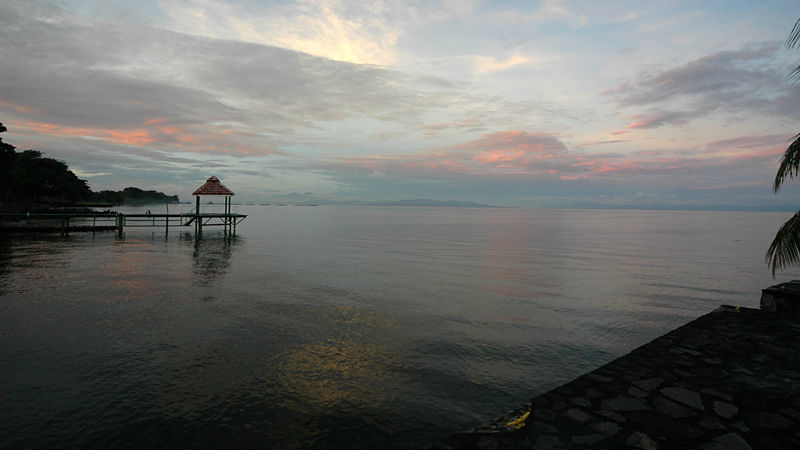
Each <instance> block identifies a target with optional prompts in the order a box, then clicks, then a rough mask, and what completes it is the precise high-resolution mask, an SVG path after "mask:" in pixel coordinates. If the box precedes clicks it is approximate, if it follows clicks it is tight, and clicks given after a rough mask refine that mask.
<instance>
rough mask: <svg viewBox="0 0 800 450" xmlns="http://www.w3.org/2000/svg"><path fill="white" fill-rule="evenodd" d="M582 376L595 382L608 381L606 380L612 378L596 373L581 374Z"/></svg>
mask: <svg viewBox="0 0 800 450" xmlns="http://www.w3.org/2000/svg"><path fill="white" fill-rule="evenodd" d="M583 378H585V379H587V380H591V381H594V382H597V383H608V382H610V381H612V380H613V378H611V377H606V376H603V375H600V374H598V373H590V374H586V375H584V376H583Z"/></svg>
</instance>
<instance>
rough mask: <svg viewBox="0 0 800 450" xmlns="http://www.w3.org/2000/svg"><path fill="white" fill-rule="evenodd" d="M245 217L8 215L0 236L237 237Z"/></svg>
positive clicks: (206, 214)
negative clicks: (215, 232) (148, 232)
mask: <svg viewBox="0 0 800 450" xmlns="http://www.w3.org/2000/svg"><path fill="white" fill-rule="evenodd" d="M246 217H247V215H246V214H236V213H234V212H232V211H231V210H230V207H227V208H226V210H225V212H224V213H214V212H201V213H200V214H198V213H197V212H194V211H192V212H189V213H179V214H125V213H120V212H96V213H10V214H9V213H7V214H0V231H2V232H51V233H53V232H57V233H61V234H63V235H66V234H69V233H70V232H78V231H84V232H85V231H91V232H96V231H116V232H118V233H119V234H120V235H122V232H123V230H124V229H125V228H128V227H132V228H163V229H164V231H165V232H166V233H169V229H170V227H171V228H183V227H190V226H194V230H195V233H197V234H202V233H203V228H205V227H222V228H223V232H224V233H225V234H229V235H232V236H233V235H236V226H237V225H238V224H239V223H241V222H242V221H243V220H244V219H245V218H246Z"/></svg>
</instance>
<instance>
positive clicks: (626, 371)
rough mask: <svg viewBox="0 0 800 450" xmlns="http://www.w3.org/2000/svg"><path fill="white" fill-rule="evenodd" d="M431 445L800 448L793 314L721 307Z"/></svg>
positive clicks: (796, 318) (798, 324) (798, 321)
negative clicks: (519, 422) (518, 424)
mask: <svg viewBox="0 0 800 450" xmlns="http://www.w3.org/2000/svg"><path fill="white" fill-rule="evenodd" d="M527 412H530V414H529V415H528V417H527V418H526V419H525V420H524V424H525V425H524V426H523V427H521V428H520V429H518V430H517V429H514V428H513V427H511V426H508V425H507V424H508V423H509V422H512V421H514V420H515V419H517V418H520V417H522V416H524V414H525V413H527ZM435 448H437V449H454V448H455V449H536V450H544V449H572V448H591V449H618V448H632V449H646V450H649V449H662V450H663V449H694V448H697V449H731V450H736V449H797V448H800V315H796V314H778V313H772V312H767V311H762V310H756V309H748V308H734V307H730V306H722V307H720V308H718V309H717V310H715V311H713V312H711V313H708V314H706V315H704V316H702V317H700V318H698V319H696V320H694V321H692V322H690V323H688V324H686V325H684V326H682V327H680V328H678V329H676V330H674V331H672V332H670V333H667V334H666V335H664V336H661V337H659V338H657V339H655V340H654V341H652V342H650V343H648V344H645V345H643V346H641V347H639V348H637V349H635V350H633V351H632V352H630V353H629V354H627V355H625V356H622V357H621V358H618V359H616V360H614V361H612V362H610V363H608V364H606V365H605V366H603V367H600V368H599V369H597V370H594V371H593V372H590V373H588V374H586V375H583V376H581V377H579V378H577V379H575V380H573V381H571V382H569V383H567V384H565V385H563V386H561V387H558V388H556V389H553V390H552V391H550V392H547V393H545V394H542V395H540V396H538V397H536V398H534V399H532V400H531V401H530V402H529V403H528V404H526V405H523V406H522V407H521V408H518V409H516V410H514V411H510V412H509V413H507V414H505V415H503V416H502V417H500V418H498V419H496V420H494V421H493V422H491V423H488V424H486V425H483V426H480V427H478V428H475V429H473V430H470V431H466V432H463V433H458V434H454V435H452V436H450V437H449V438H448V439H447V440H446V441H445V442H444V443H442V444H440V445H439V446H437V447H435Z"/></svg>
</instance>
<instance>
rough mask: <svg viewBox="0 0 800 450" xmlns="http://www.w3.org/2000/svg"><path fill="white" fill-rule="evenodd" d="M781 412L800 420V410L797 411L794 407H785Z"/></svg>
mask: <svg viewBox="0 0 800 450" xmlns="http://www.w3.org/2000/svg"><path fill="white" fill-rule="evenodd" d="M781 413H782V414H783V415H785V416H787V417H791V418H792V419H794V420H798V421H800V411H797V410H796V409H794V408H784V409H782V410H781Z"/></svg>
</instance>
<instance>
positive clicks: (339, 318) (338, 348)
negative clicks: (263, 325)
mask: <svg viewBox="0 0 800 450" xmlns="http://www.w3.org/2000/svg"><path fill="white" fill-rule="evenodd" d="M332 316H333V317H332V321H334V322H336V323H338V324H339V325H340V326H339V327H336V328H338V329H339V335H338V336H336V337H332V338H329V339H326V340H324V341H316V342H309V343H305V344H302V345H300V346H298V347H296V348H293V349H291V350H288V351H286V352H284V353H282V354H281V355H279V356H278V358H277V359H278V367H277V370H276V371H275V374H276V380H275V381H276V383H278V384H279V385H281V386H282V387H283V388H284V389H286V390H287V391H289V392H292V393H293V394H294V395H293V397H294V396H296V398H295V399H294V400H293V401H299V403H300V404H302V405H304V407H305V409H306V411H304V413H307V414H318V413H320V412H323V411H325V410H327V409H329V408H331V407H335V406H341V405H342V404H348V405H355V406H357V407H359V408H369V409H372V408H380V407H382V406H383V405H385V404H386V403H388V402H389V401H391V399H392V398H393V396H394V395H393V393H392V392H393V390H392V389H387V388H386V387H387V386H391V385H392V384H393V383H396V382H397V381H398V380H397V375H396V371H397V367H398V366H400V365H401V364H402V362H401V361H400V360H399V358H398V357H397V356H396V355H395V354H394V353H393V352H392V350H391V348H390V347H389V346H387V345H383V344H380V343H376V342H374V341H375V339H374V338H375V336H376V334H380V333H379V332H376V330H377V329H379V328H383V329H386V328H391V327H395V326H396V324H395V323H394V321H393V320H391V319H389V318H387V317H383V316H379V315H378V314H375V313H371V312H370V313H364V312H361V311H359V310H358V309H357V308H353V307H337V308H336V309H335V310H334V311H333V314H332ZM369 336H371V339H370V340H369V341H368V340H367V339H369V338H368V337H369ZM287 406H289V405H287ZM290 407H291V406H290Z"/></svg>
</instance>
